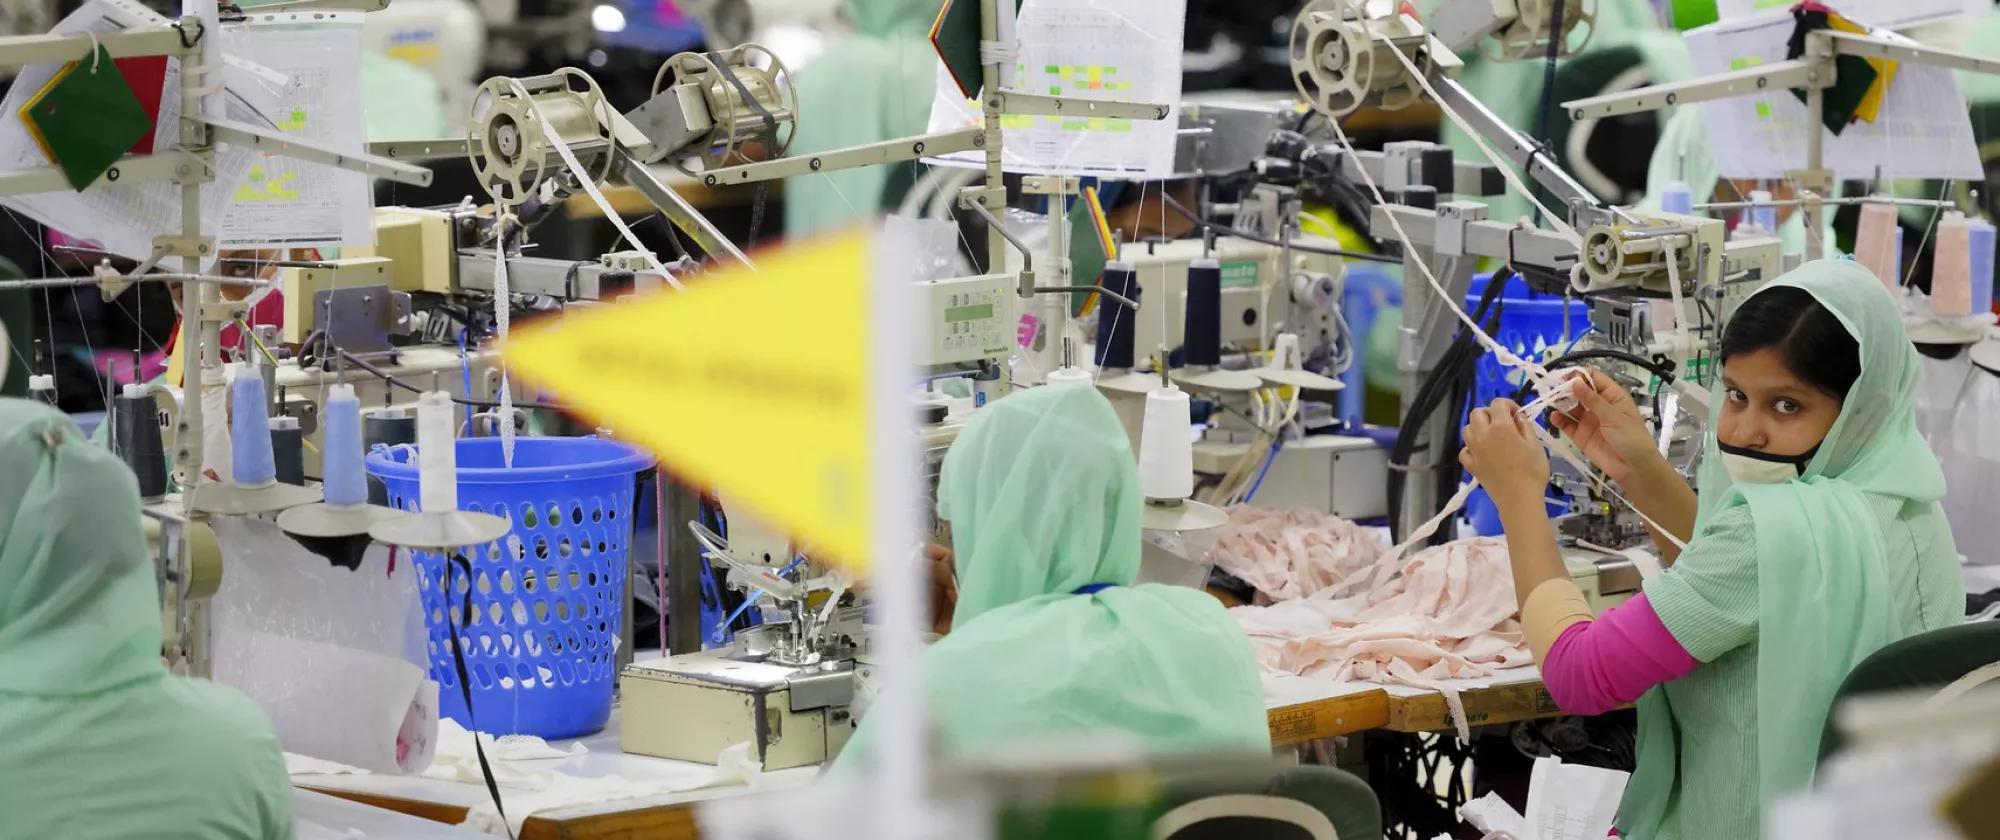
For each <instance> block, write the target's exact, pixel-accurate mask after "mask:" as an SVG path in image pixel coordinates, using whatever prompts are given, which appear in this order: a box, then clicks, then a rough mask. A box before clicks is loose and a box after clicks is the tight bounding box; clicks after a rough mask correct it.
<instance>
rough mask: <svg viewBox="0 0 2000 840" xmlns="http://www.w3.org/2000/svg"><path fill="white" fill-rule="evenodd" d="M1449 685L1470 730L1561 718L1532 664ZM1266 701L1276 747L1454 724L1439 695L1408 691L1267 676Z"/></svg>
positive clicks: (1408, 688) (1430, 691)
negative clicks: (1500, 724)
mask: <svg viewBox="0 0 2000 840" xmlns="http://www.w3.org/2000/svg"><path fill="white" fill-rule="evenodd" d="M1449 682H1450V684H1451V685H1452V686H1453V687H1455V688H1457V689H1458V692H1459V701H1460V702H1461V703H1462V704H1463V705H1464V707H1465V718H1466V723H1468V724H1470V725H1472V726H1480V725H1484V724H1495V723H1511V722H1514V721H1521V720H1532V719H1535V718H1543V717H1552V716H1556V715H1560V714H1562V711H1561V710H1560V709H1558V708H1556V704H1555V701H1554V700H1553V699H1551V698H1550V697H1549V693H1548V690H1547V689H1545V688H1543V686H1542V679H1541V674H1540V673H1539V672H1538V671H1536V670H1535V668H1534V667H1533V666H1528V667H1522V668H1510V669H1507V670H1504V671H1500V672H1498V673H1496V674H1494V675H1493V676H1491V677H1486V678H1482V679H1471V680H1451V681H1449ZM1264 699H1265V706H1266V709H1267V711H1268V713H1269V715H1270V722H1271V742H1272V744H1273V745H1274V746H1281V747H1282V746H1288V745H1292V744H1299V743H1304V742H1306V741H1314V740H1318V739H1321V738H1332V737H1335V736H1339V735H1352V734H1354V733H1357V732H1365V731H1367V730H1370V729H1385V730H1389V731H1392V732H1439V731H1444V730H1449V729H1451V728H1452V727H1453V726H1454V724H1453V722H1452V719H1451V711H1450V707H1449V705H1448V704H1447V703H1446V702H1445V696H1444V692H1442V691H1437V690H1433V689H1425V688H1417V687H1414V686H1406V685H1378V684H1375V683H1365V682H1339V681H1334V680H1324V679H1316V678H1312V677H1294V676H1281V677H1267V678H1266V679H1265V684H1264Z"/></svg>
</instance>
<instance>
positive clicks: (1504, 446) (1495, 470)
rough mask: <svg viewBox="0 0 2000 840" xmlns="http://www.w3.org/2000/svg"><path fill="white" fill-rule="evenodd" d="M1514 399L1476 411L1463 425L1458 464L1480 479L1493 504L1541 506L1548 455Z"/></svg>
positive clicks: (1494, 403) (1545, 484)
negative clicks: (1463, 431) (1463, 438)
mask: <svg viewBox="0 0 2000 840" xmlns="http://www.w3.org/2000/svg"><path fill="white" fill-rule="evenodd" d="M1520 411H1521V407H1520V406H1519V405H1517V404H1515V403H1514V401H1513V400H1508V399H1498V400H1494V401H1493V404H1492V405H1490V406H1487V407H1485V408H1475V409H1473V410H1472V416H1471V417H1470V418H1468V419H1467V422H1466V424H1465V449H1464V450H1462V451H1460V452H1459V453H1458V462H1459V463H1460V464H1463V465H1465V468H1466V469H1467V470H1470V471H1471V472H1472V477H1474V478H1477V479H1479V483H1480V485H1481V486H1483V487H1485V488H1486V493H1487V495H1489V496H1492V497H1493V503H1494V504H1495V505H1499V506H1503V507H1504V506H1506V505H1509V504H1513V503H1523V504H1526V503H1532V504H1535V505H1540V504H1541V503H1542V497H1543V496H1544V495H1545V494H1546V493H1547V491H1548V487H1549V453H1548V452H1547V451H1545V450H1543V449H1542V442H1541V441H1540V440H1538V439H1537V438H1536V437H1535V430H1534V429H1533V428H1532V427H1531V426H1530V425H1529V424H1530V423H1531V422H1532V421H1529V420H1525V419H1523V418H1522V417H1521V414H1520Z"/></svg>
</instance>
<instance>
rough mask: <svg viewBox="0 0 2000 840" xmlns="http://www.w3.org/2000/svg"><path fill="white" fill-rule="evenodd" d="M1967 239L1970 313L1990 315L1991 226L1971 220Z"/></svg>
mask: <svg viewBox="0 0 2000 840" xmlns="http://www.w3.org/2000/svg"><path fill="white" fill-rule="evenodd" d="M1967 239H1968V243H1967V244H1968V247H1969V249H1970V251H1971V253H1972V256H1971V265H1970V271H1969V273H1970V275H1971V277H1972V311H1973V312H1974V313H1977V314H1986V313H1990V312H1992V311H1993V246H1994V229H1993V224H1992V223H1991V222H1988V221H1986V220H1985V219H1973V220H1972V227H1971V230H1970V231H1968V233H1967Z"/></svg>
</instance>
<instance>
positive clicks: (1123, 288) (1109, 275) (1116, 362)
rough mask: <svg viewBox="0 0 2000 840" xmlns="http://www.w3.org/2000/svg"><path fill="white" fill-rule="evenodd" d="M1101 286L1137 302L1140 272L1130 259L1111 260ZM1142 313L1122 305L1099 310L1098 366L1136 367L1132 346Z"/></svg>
mask: <svg viewBox="0 0 2000 840" xmlns="http://www.w3.org/2000/svg"><path fill="white" fill-rule="evenodd" d="M1098 285H1099V286H1102V287H1103V288H1104V289H1105V290H1106V291H1109V292H1111V293H1112V294H1118V295H1124V296H1125V297H1127V298H1130V299H1131V300H1133V301H1137V300H1138V299H1139V274H1138V272H1136V271H1134V270H1132V264H1131V263H1126V262H1116V261H1114V262H1107V263H1105V264H1104V273H1103V274H1102V275H1100V279H1099V280H1098ZM1138 318H1139V313H1137V312H1129V311H1127V310H1126V309H1125V308H1124V307H1122V306H1105V307H1102V308H1101V309H1099V310H1098V313H1097V366H1098V367H1100V368H1130V367H1131V366H1132V345H1133V342H1134V341H1135V336H1136V332H1135V327H1136V322H1137V321H1138Z"/></svg>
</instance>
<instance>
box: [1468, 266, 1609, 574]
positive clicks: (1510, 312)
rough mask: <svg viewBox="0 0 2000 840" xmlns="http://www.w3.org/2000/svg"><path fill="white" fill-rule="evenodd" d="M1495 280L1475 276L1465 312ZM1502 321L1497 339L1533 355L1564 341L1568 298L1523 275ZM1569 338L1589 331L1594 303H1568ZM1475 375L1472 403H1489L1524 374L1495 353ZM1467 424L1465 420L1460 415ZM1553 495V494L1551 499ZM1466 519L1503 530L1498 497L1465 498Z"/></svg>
mask: <svg viewBox="0 0 2000 840" xmlns="http://www.w3.org/2000/svg"><path fill="white" fill-rule="evenodd" d="M1491 279H1492V275H1490V274H1481V275H1477V276H1475V277H1473V278H1472V285H1471V287H1470V291H1468V292H1467V293H1466V295H1465V311H1466V313H1467V314H1471V313H1472V312H1473V311H1475V310H1476V309H1477V308H1478V306H1479V298H1480V296H1481V295H1482V294H1484V293H1485V292H1486V284H1487V282H1488V281H1489V280H1491ZM1499 303H1501V304H1502V305H1501V308H1500V323H1499V329H1498V331H1497V334H1496V335H1495V336H1494V340H1496V341H1498V342H1499V343H1500V344H1501V345H1503V346H1505V347H1506V348H1507V349H1509V350H1512V351H1513V352H1514V353H1515V354H1517V355H1519V356H1521V357H1522V358H1534V357H1535V356H1538V355H1539V354H1540V353H1541V352H1542V351H1543V350H1544V349H1546V348H1548V347H1550V346H1552V345H1559V344H1561V343H1562V340H1563V333H1564V330H1563V320H1564V313H1563V298H1562V297H1561V296H1560V295H1548V294H1542V293H1540V292H1536V291H1533V290H1531V289H1529V288H1528V284H1527V283H1526V282H1524V281H1523V280H1522V279H1521V278H1520V277H1518V276H1517V277H1513V278H1510V279H1509V280H1508V281H1507V288H1505V289H1502V290H1501V291H1500V299H1499ZM1568 320H1569V330H1568V333H1569V337H1570V338H1571V340H1574V339H1575V338H1576V337H1577V336H1580V335H1582V334H1583V333H1584V331H1586V330H1588V329H1590V305H1589V304H1588V303H1586V302H1584V301H1582V300H1575V299H1573V300H1571V301H1569V312H1568ZM1476 365H1477V366H1476V369H1475V372H1474V374H1473V385H1472V400H1473V405H1485V404H1487V403H1489V402H1492V401H1493V400H1494V399H1496V398H1498V397H1511V396H1513V395H1514V392H1515V391H1517V390H1520V388H1521V382H1522V380H1521V377H1520V374H1518V373H1516V372H1514V371H1510V370H1508V369H1507V368H1505V367H1502V366H1501V364H1500V360H1499V359H1498V358H1496V357H1495V356H1494V355H1493V354H1492V353H1490V352H1489V353H1486V354H1485V355H1482V356H1480V357H1479V361H1478V362H1477V363H1476ZM1461 422H1462V418H1461ZM1551 498H1554V497H1551ZM1563 501H1564V503H1556V502H1551V503H1550V504H1549V513H1550V515H1555V514H1558V513H1561V512H1563V511H1564V510H1565V509H1566V507H1567V505H1566V502H1567V500H1566V499H1565V500H1563ZM1465 518H1466V520H1467V521H1468V522H1469V523H1471V525H1472V530H1473V532H1474V533H1477V534H1481V535H1484V536H1494V535H1498V534H1499V533H1501V528H1500V511H1499V510H1498V509H1496V508H1495V507H1494V506H1493V500H1492V499H1491V498H1489V497H1488V496H1487V495H1486V491H1485V489H1483V488H1482V489H1479V490H1475V491H1473V493H1472V495H1471V496H1470V497H1469V498H1467V499H1466V501H1465Z"/></svg>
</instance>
